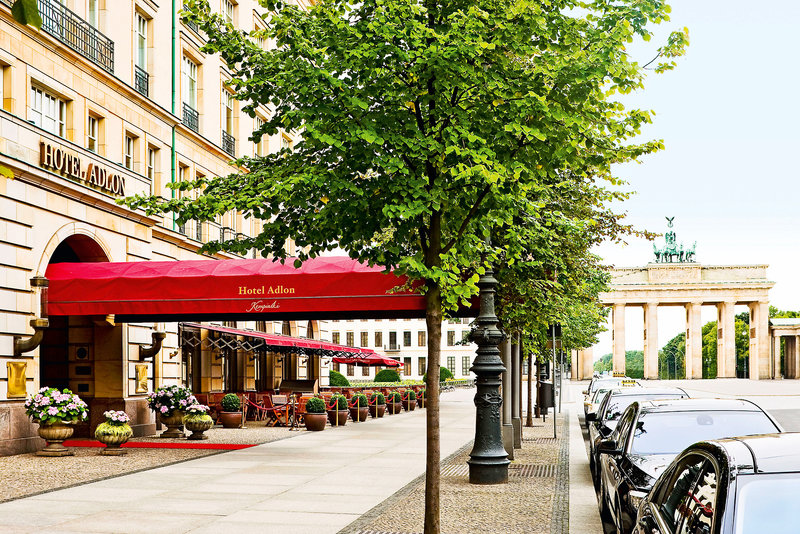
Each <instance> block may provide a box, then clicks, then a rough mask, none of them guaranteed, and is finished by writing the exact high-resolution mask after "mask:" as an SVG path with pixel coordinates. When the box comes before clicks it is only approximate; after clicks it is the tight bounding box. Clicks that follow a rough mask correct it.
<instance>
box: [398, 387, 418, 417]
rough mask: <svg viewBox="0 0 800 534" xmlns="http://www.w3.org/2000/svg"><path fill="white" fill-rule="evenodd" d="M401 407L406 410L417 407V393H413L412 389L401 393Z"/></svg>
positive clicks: (409, 410)
mask: <svg viewBox="0 0 800 534" xmlns="http://www.w3.org/2000/svg"><path fill="white" fill-rule="evenodd" d="M402 398H403V408H405V409H406V411H407V412H411V411H414V408H416V407H417V394H416V393H414V390H413V389H409V390H408V391H406V392H405V394H404V395H403V397H402Z"/></svg>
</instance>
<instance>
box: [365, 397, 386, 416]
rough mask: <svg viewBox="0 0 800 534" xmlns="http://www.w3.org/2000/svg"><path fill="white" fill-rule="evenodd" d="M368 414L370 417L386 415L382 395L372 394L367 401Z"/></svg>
mask: <svg viewBox="0 0 800 534" xmlns="http://www.w3.org/2000/svg"><path fill="white" fill-rule="evenodd" d="M369 402H370V405H369V414H370V415H371V416H372V417H383V414H384V413H386V397H384V396H383V393H373V394H372V396H371V397H370V399H369Z"/></svg>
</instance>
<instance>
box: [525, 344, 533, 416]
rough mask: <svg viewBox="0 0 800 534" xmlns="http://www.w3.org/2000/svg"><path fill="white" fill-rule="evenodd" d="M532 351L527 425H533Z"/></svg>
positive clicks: (529, 356) (529, 361)
mask: <svg viewBox="0 0 800 534" xmlns="http://www.w3.org/2000/svg"><path fill="white" fill-rule="evenodd" d="M531 360H532V358H531V353H530V352H529V353H528V414H527V415H526V416H525V426H533V410H534V408H533V362H532V361H531Z"/></svg>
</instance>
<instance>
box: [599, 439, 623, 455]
mask: <svg viewBox="0 0 800 534" xmlns="http://www.w3.org/2000/svg"><path fill="white" fill-rule="evenodd" d="M597 452H598V453H600V454H622V451H621V450H619V449H618V448H617V444H616V442H615V441H614V440H613V439H604V440H603V441H601V442H600V443H598V444H597Z"/></svg>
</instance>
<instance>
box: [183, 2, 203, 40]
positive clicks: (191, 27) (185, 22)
mask: <svg viewBox="0 0 800 534" xmlns="http://www.w3.org/2000/svg"><path fill="white" fill-rule="evenodd" d="M183 10H184V11H186V5H185V4H184V6H183ZM181 20H182V22H183V23H184V24H186V27H188V28H190V29H191V30H192V31H194V33H196V34H200V28H198V27H197V24H195V23H194V22H190V21H188V20H186V19H181Z"/></svg>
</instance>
